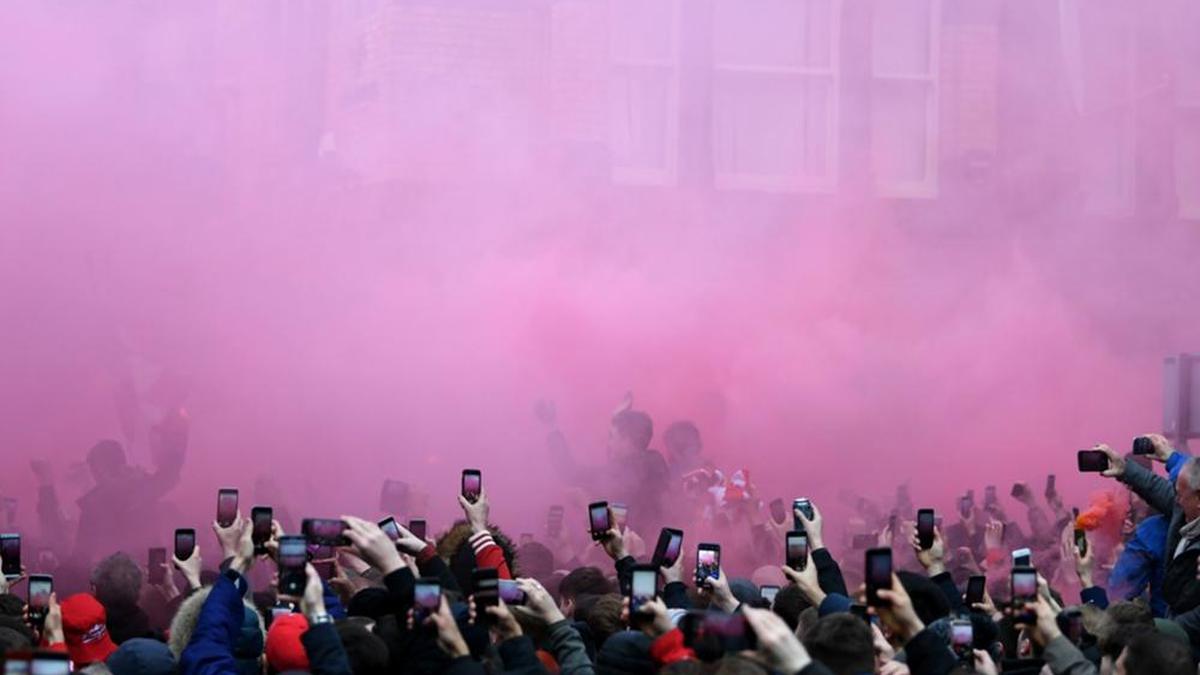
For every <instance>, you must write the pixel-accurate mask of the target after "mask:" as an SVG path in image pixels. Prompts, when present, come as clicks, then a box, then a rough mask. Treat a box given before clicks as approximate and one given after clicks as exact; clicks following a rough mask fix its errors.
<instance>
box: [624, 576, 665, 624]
mask: <svg viewBox="0 0 1200 675" xmlns="http://www.w3.org/2000/svg"><path fill="white" fill-rule="evenodd" d="M631 587H632V592H631V593H630V597H629V612H630V613H631V614H635V613H637V611H638V610H639V609H641V608H642V605H644V604H646V603H647V602H650V601H651V600H653V599H654V596H655V595H657V594H658V571H657V570H654V569H635V570H634V571H633V583H632V584H631Z"/></svg>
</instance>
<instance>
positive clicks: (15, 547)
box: [0, 534, 21, 579]
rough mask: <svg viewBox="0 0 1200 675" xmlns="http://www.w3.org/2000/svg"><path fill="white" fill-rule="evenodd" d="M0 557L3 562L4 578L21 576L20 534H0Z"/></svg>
mask: <svg viewBox="0 0 1200 675" xmlns="http://www.w3.org/2000/svg"><path fill="white" fill-rule="evenodd" d="M0 559H2V560H3V564H2V565H0V567H2V568H3V572H4V578H6V579H16V578H17V577H19V576H21V535H19V534H0Z"/></svg>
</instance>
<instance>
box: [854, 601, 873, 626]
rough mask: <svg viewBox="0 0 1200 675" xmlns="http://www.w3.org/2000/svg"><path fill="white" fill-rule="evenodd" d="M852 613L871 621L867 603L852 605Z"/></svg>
mask: <svg viewBox="0 0 1200 675" xmlns="http://www.w3.org/2000/svg"><path fill="white" fill-rule="evenodd" d="M850 613H851V614H853V615H854V616H857V617H858V618H860V619H862V620H863V621H865V622H867V623H871V615H870V614H869V613H868V612H867V606H866V605H859V604H854V605H850Z"/></svg>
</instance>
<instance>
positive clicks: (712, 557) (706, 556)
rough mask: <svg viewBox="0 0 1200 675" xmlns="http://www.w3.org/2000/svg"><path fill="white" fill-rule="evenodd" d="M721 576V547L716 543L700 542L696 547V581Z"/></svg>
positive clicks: (701, 582) (702, 581)
mask: <svg viewBox="0 0 1200 675" xmlns="http://www.w3.org/2000/svg"><path fill="white" fill-rule="evenodd" d="M720 576H721V547H720V546H717V545H716V544H700V546H699V547H698V548H697V549H696V583H699V584H703V583H704V582H705V581H706V580H708V579H717V578H719V577H720Z"/></svg>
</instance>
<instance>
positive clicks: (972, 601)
mask: <svg viewBox="0 0 1200 675" xmlns="http://www.w3.org/2000/svg"><path fill="white" fill-rule="evenodd" d="M986 590H987V577H985V576H983V575H976V576H973V577H971V578H970V579H967V595H966V597H965V598H964V599H963V603H964V604H966V606H967V608H968V609H970V608H971V607H973V606H974V605H977V604H979V603H981V602H983V594H984V592H985V591H986Z"/></svg>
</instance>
